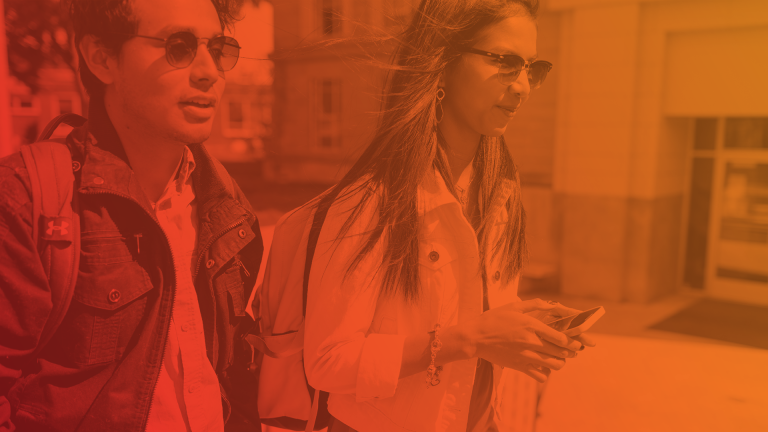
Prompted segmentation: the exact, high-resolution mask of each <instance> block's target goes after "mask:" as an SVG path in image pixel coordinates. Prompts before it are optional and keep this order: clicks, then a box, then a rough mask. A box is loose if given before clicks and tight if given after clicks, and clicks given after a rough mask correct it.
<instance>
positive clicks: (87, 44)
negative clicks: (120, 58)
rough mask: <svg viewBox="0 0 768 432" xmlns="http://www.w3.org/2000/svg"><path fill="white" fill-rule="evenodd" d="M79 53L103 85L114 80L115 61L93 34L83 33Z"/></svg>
mask: <svg viewBox="0 0 768 432" xmlns="http://www.w3.org/2000/svg"><path fill="white" fill-rule="evenodd" d="M80 53H82V55H83V60H84V61H85V64H86V65H87V66H88V69H90V71H91V72H92V73H93V74H94V75H95V76H96V78H98V79H99V80H100V81H101V82H103V83H104V84H105V85H109V84H112V83H113V82H114V81H115V73H116V72H117V69H116V68H117V62H116V61H115V59H114V58H113V56H112V55H110V54H109V52H108V51H107V49H106V48H105V47H104V45H102V44H101V43H100V42H99V40H98V39H97V38H96V36H94V35H85V36H83V39H82V40H81V41H80Z"/></svg>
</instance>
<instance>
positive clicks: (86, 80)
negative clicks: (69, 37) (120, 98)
mask: <svg viewBox="0 0 768 432" xmlns="http://www.w3.org/2000/svg"><path fill="white" fill-rule="evenodd" d="M63 1H64V2H65V4H66V5H67V6H68V8H69V14H70V17H71V18H72V23H73V27H74V30H75V46H76V47H77V55H78V60H79V68H80V79H81V80H82V82H83V86H84V87H85V89H86V91H88V94H89V95H90V96H91V97H104V87H105V86H104V83H103V82H101V80H99V79H98V78H97V77H96V75H94V74H93V72H91V70H90V69H88V65H87V64H86V63H85V61H84V60H83V54H82V53H81V52H80V41H81V40H83V37H84V36H85V35H93V36H96V38H97V39H98V40H99V42H101V43H102V44H103V45H104V47H105V48H107V49H108V50H109V51H110V53H112V54H115V55H117V54H120V49H121V48H122V46H123V44H124V43H125V42H126V41H127V40H128V39H130V36H128V35H131V34H135V33H136V31H137V30H138V27H139V22H138V21H137V19H136V17H135V16H133V9H132V7H131V6H132V3H133V1H132V0H63ZM211 2H212V3H213V6H214V7H215V8H216V12H217V13H218V15H219V22H221V28H222V29H224V28H226V27H228V26H230V25H232V23H233V22H234V21H235V18H234V14H235V13H236V9H237V7H238V4H239V1H238V0H211Z"/></svg>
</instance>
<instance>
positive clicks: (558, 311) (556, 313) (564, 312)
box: [549, 302, 581, 318]
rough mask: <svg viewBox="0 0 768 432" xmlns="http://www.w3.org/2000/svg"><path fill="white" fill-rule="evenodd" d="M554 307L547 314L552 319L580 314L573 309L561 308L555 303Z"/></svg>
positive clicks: (561, 306)
mask: <svg viewBox="0 0 768 432" xmlns="http://www.w3.org/2000/svg"><path fill="white" fill-rule="evenodd" d="M554 306H555V307H553V308H552V310H550V311H549V314H550V315H552V316H553V317H560V318H563V317H567V316H571V315H577V314H580V313H581V311H580V310H578V309H574V308H569V307H568V306H563V305H561V304H560V303H557V302H555V304H554Z"/></svg>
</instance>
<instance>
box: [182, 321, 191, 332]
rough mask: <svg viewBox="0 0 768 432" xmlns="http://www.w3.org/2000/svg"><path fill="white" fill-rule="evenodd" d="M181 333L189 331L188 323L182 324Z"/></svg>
mask: <svg viewBox="0 0 768 432" xmlns="http://www.w3.org/2000/svg"><path fill="white" fill-rule="evenodd" d="M181 331H183V332H185V331H189V324H187V323H184V324H182V325H181Z"/></svg>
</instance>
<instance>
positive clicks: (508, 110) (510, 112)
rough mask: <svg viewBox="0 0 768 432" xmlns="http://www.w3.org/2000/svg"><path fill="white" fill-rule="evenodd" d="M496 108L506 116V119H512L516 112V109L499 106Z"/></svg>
mask: <svg viewBox="0 0 768 432" xmlns="http://www.w3.org/2000/svg"><path fill="white" fill-rule="evenodd" d="M496 108H498V109H500V110H501V112H503V113H504V114H506V115H507V116H508V117H512V116H514V115H515V113H516V112H517V107H505V106H501V105H496Z"/></svg>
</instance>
